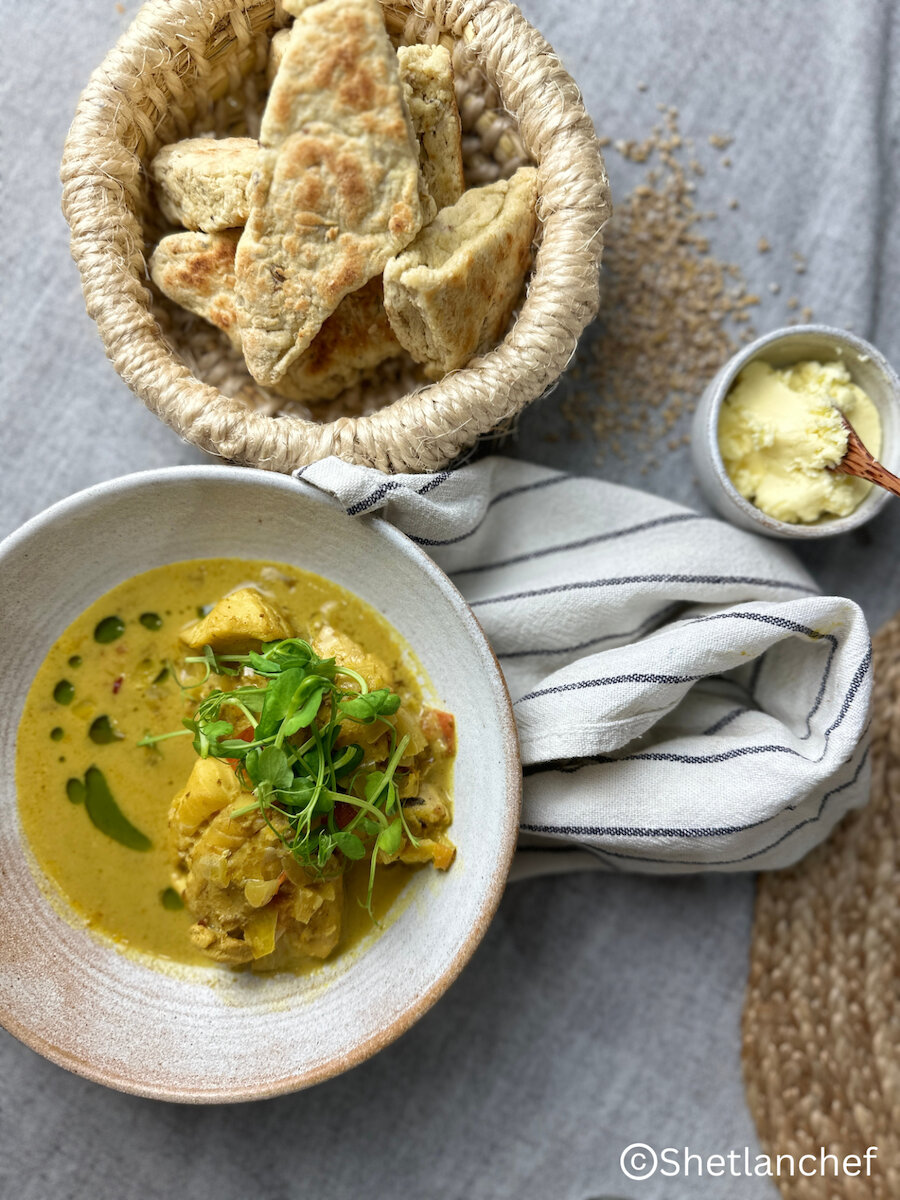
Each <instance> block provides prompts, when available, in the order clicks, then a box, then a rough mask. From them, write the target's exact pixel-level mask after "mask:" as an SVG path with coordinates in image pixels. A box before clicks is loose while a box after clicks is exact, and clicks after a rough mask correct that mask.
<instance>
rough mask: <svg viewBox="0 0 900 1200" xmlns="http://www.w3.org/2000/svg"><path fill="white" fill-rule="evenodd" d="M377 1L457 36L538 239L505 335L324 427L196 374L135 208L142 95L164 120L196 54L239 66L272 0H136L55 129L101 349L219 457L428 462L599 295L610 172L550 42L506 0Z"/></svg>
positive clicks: (521, 399) (430, 465)
mask: <svg viewBox="0 0 900 1200" xmlns="http://www.w3.org/2000/svg"><path fill="white" fill-rule="evenodd" d="M381 3H382V6H383V7H384V8H385V9H386V10H387V9H389V10H390V11H391V12H392V13H394V14H397V13H398V10H399V11H401V12H404V13H406V14H407V15H408V16H410V17H413V16H414V17H419V18H420V19H423V20H427V21H430V22H431V23H433V25H434V26H435V27H436V28H437V30H438V31H439V32H440V33H446V34H449V35H450V36H452V37H453V38H455V39H456V40H457V41H462V42H463V43H464V44H465V47H466V52H467V55H468V56H471V59H472V61H473V63H474V65H475V66H477V67H478V68H479V69H480V70H481V71H482V72H483V74H484V75H485V77H486V78H487V80H488V82H489V83H491V84H492V85H494V87H495V88H496V89H497V91H498V93H499V95H500V98H501V102H502V104H503V105H504V107H505V109H506V111H507V112H509V113H510V114H511V115H512V116H513V117H514V118H515V119H516V120H517V122H518V125H519V132H520V135H521V137H522V141H523V143H524V145H525V148H526V150H527V151H528V153H529V155H530V156H531V157H532V159H533V160H534V162H535V163H536V165H537V169H538V218H539V224H540V226H541V229H542V237H541V241H540V245H539V248H538V251H537V254H536V257H535V262H534V266H533V269H532V274H531V277H530V279H529V281H528V285H527V291H526V297H525V299H524V302H523V303H522V305H521V308H520V310H519V313H518V316H517V318H516V320H515V322H514V323H513V325H512V326H511V328H510V329H509V331H508V333H507V334H506V337H505V338H504V339H503V341H502V342H500V343H499V344H498V345H497V346H495V347H494V348H493V349H492V350H490V351H489V352H488V353H486V354H484V355H482V356H480V357H479V358H476V359H473V360H472V361H471V362H470V363H469V364H467V365H466V366H465V367H463V368H461V369H460V370H458V371H455V372H452V373H450V374H448V375H446V376H444V378H443V379H442V380H440V382H438V383H434V384H430V385H428V386H425V387H423V388H420V389H418V390H416V391H413V392H410V393H408V394H406V395H405V396H403V397H401V398H399V399H397V400H394V401H393V402H392V403H390V404H387V405H385V406H384V407H383V408H381V409H379V410H377V411H376V412H374V413H372V414H370V415H368V416H360V417H339V418H337V419H336V420H335V421H332V422H329V423H323V424H320V423H318V422H315V421H308V420H304V419H303V418H300V417H295V416H278V417H276V416H269V415H265V414H264V413H261V412H258V411H253V410H250V409H248V408H247V407H246V405H245V404H244V403H243V402H242V401H239V400H235V399H232V398H230V397H228V396H226V395H225V394H224V393H222V392H220V391H219V390H218V389H217V388H215V387H213V386H212V385H210V384H207V383H203V382H202V381H201V380H199V379H197V378H196V377H195V376H194V375H193V374H192V373H191V371H190V369H189V368H188V366H187V365H186V364H185V363H184V362H183V361H182V360H181V359H180V357H179V355H178V354H177V351H175V350H174V349H173V348H172V347H171V346H170V345H169V344H168V342H167V341H166V340H165V337H164V334H163V332H162V330H161V328H160V327H159V324H158V323H157V320H156V318H155V317H154V315H153V313H152V311H151V295H150V292H149V289H148V286H147V282H146V274H145V261H144V253H143V229H142V221H141V218H140V216H139V215H138V213H139V211H140V204H141V201H142V198H143V189H144V186H145V183H144V180H145V171H146V163H147V161H148V159H149V157H150V155H149V154H148V152H147V146H148V144H149V145H150V146H151V147H152V146H153V137H154V129H155V123H154V120H153V118H151V116H150V115H148V113H147V112H146V111H145V110H144V109H141V108H139V107H138V100H139V99H143V100H145V101H146V102H147V103H148V104H149V106H150V107H151V109H152V110H154V111H155V113H156V117H157V121H156V123H157V124H158V118H159V115H160V114H161V113H162V112H164V111H165V107H166V104H167V102H169V101H170V100H171V99H172V93H173V90H174V91H181V92H182V93H183V92H184V89H185V87H189V86H190V83H191V82H195V81H196V79H197V78H198V77H199V71H198V68H197V55H198V54H200V55H201V58H202V57H203V55H204V54H208V53H209V50H210V47H211V46H215V48H216V52H217V53H221V52H223V51H228V50H230V49H231V48H232V47H233V46H235V45H236V46H237V47H238V53H239V54H243V55H245V56H247V57H248V60H249V56H250V54H251V53H252V51H253V43H254V39H255V38H258V37H259V36H260V35H261V34H264V33H265V32H266V31H267V29H272V30H274V29H275V28H276V27H277V26H278V25H279V24H280V23H283V21H282V20H281V17H282V14H281V13H280V6H279V5H278V3H277V0H212V2H209V0H206V2H204V0H174V2H173V0H148V2H147V3H146V4H145V5H144V6H143V7H142V8H141V9H140V11H139V12H138V14H137V16H136V17H135V19H134V21H133V23H132V25H131V26H130V27H129V29H128V30H127V31H126V33H125V34H124V35H123V36H122V37H121V38H120V40H119V42H118V43H117V44H116V46H115V47H114V48H113V49H112V50H111V51H110V52H109V53H108V54H107V56H106V57H105V58H104V60H103V62H102V63H101V64H100V66H99V67H98V68H97V69H96V70H95V71H94V72H93V74H92V76H91V78H90V81H89V83H88V85H87V87H86V89H85V91H84V92H83V93H82V96H81V98H80V100H79V103H78V107H77V109H76V113H75V117H74V120H73V122H72V125H71V127H70V130H69V133H68V136H67V138H66V142H65V147H64V152H63V160H62V167H61V178H62V181H63V201H62V207H63V213H64V215H65V217H66V220H67V221H68V223H69V226H70V229H71V251H72V256H73V258H74V259H75V262H76V263H77V265H78V267H79V270H80V272H81V279H82V288H83V291H84V296H85V303H86V306H87V310H88V313H89V315H90V316H91V317H93V319H94V320H95V321H96V323H97V326H98V330H99V332H100V336H101V339H102V340H103V343H104V346H105V349H106V353H107V356H108V357H109V358H110V360H111V361H112V363H113V366H114V367H115V369H116V371H117V372H118V373H119V375H120V376H121V377H122V378H123V379H124V380H125V382H126V383H127V384H128V385H129V387H130V388H131V389H132V390H133V391H134V392H135V393H136V394H137V395H138V396H139V398H140V399H141V400H142V401H143V402H144V404H145V405H146V406H147V407H148V408H149V409H150V410H151V411H152V412H154V413H155V414H156V415H157V416H159V417H160V418H161V419H162V420H164V421H165V422H166V423H167V424H169V425H170V426H171V427H172V428H174V429H175V430H176V432H177V433H179V434H180V436H181V437H182V438H184V439H185V440H186V441H188V442H191V443H193V444H194V445H197V446H199V447H200V448H201V449H204V450H207V451H210V452H212V453H213V454H216V455H218V456H219V457H222V458H225V459H227V460H231V461H234V462H237V463H241V464H245V465H252V466H257V467H262V468H264V469H269V470H275V471H282V472H289V471H292V470H294V469H296V468H297V467H300V466H304V465H307V464H308V463H310V462H314V461H316V460H318V459H321V458H324V457H327V456H328V455H330V454H335V455H337V456H338V457H340V458H342V459H344V460H346V461H349V462H354V463H358V464H360V465H365V466H374V467H377V468H379V469H381V470H383V471H401V472H402V471H416V472H422V471H434V470H438V469H440V468H441V467H444V466H446V465H447V464H448V463H449V462H451V461H452V460H453V459H454V458H456V457H458V456H459V454H460V453H461V452H462V451H463V450H465V449H467V448H468V447H470V446H471V445H472V444H473V443H474V442H475V441H476V440H477V438H478V437H479V436H481V435H483V434H486V433H488V432H490V431H491V430H492V429H494V428H495V427H496V426H497V425H499V424H502V423H503V422H504V421H505V420H508V419H509V418H511V417H513V416H514V415H515V414H517V413H518V412H520V411H521V410H522V409H523V408H524V407H525V406H526V405H527V404H528V403H530V402H531V401H532V400H534V399H536V398H537V397H538V396H540V395H541V394H542V393H543V392H544V391H546V390H547V389H548V388H549V387H550V386H551V385H552V384H553V383H554V382H555V381H556V379H557V378H558V376H559V374H560V373H561V372H562V370H563V369H564V367H565V366H566V364H567V362H568V361H569V359H570V358H571V356H572V354H573V353H574V350H575V347H576V344H577V339H578V336H579V335H580V333H581V332H582V330H583V329H584V327H585V326H586V325H587V323H588V322H589V321H590V320H591V319H592V318H593V316H594V315H595V314H596V311H597V308H598V306H599V270H600V257H601V254H602V246H603V239H602V229H603V226H604V225H605V223H606V221H607V220H608V218H609V216H610V213H611V204H610V196H609V182H608V179H607V176H606V170H605V167H604V164H603V157H602V153H601V149H600V145H599V142H598V140H597V137H596V134H595V132H594V127H593V123H592V121H591V118H590V116H589V115H588V113H587V111H586V110H585V107H584V103H583V101H582V98H581V94H580V91H579V90H578V88H577V85H576V84H575V82H574V80H573V79H572V77H571V76H570V75H569V74H568V73H567V72H566V71H565V70H564V68H563V67H562V65H561V64H560V62H559V59H558V58H557V56H556V54H555V53H554V51H553V49H552V47H551V46H550V45H549V43H548V42H546V41H545V40H544V38H543V37H542V36H541V34H540V33H538V31H537V30H536V29H534V27H533V26H531V25H530V24H529V22H528V21H527V20H526V19H525V17H524V16H523V14H522V13H521V11H520V10H519V9H518V8H517V7H516V6H515V5H514V4H513V3H512V2H511V0H406V2H404V3H402V5H399V6H398V4H397V0H381ZM216 39H218V40H216ZM205 61H206V60H205ZM148 63H156V64H157V65H155V66H152V67H148V65H147V64H148ZM188 63H189V64H192V66H188V65H187V64H188ZM138 64H140V65H141V67H142V68H143V72H144V74H143V75H142V76H141V82H140V83H139V84H138V83H136V80H137V79H138V74H137V67H138ZM148 72H149V77H148V74H147V73H148ZM126 135H128V137H129V139H130V141H131V142H132V143H133V145H131V146H129V145H128V144H126V140H125V138H126ZM153 152H155V149H154V151H153Z"/></svg>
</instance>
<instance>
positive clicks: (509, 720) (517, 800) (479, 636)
mask: <svg viewBox="0 0 900 1200" xmlns="http://www.w3.org/2000/svg"><path fill="white" fill-rule="evenodd" d="M211 477H218V478H219V479H230V480H241V481H245V482H246V481H248V480H249V479H254V480H255V481H256V482H257V483H258V484H261V485H262V486H269V487H275V488H279V489H281V490H282V491H296V493H297V494H301V495H303V496H305V497H307V498H308V499H311V500H313V501H315V502H318V503H322V504H326V505H328V506H330V507H334V508H336V509H337V510H339V511H341V512H345V510H344V508H343V506H342V505H340V503H339V502H338V501H336V500H335V499H334V498H333V497H331V496H329V495H328V494H327V493H325V492H321V491H319V490H318V489H315V488H312V487H310V486H309V485H307V486H305V487H303V486H302V483H301V481H300V480H297V479H295V478H293V477H292V476H287V475H283V474H279V473H273V472H269V471H264V470H260V469H258V468H247V467H237V466H225V465H205V464H191V465H176V466H168V467H158V468H152V469H150V470H146V471H136V472H131V473H128V474H126V475H119V476H116V477H114V478H113V479H110V480H105V481H103V482H101V483H96V484H92V485H90V486H89V487H87V488H83V489H82V490H80V491H78V492H74V493H72V494H71V495H69V496H66V497H64V498H63V499H61V500H58V501H56V502H55V503H54V504H52V505H50V506H49V507H48V508H45V509H43V510H41V511H40V512H38V513H36V514H35V515H34V516H32V517H30V518H29V519H28V520H27V521H25V522H24V524H22V525H20V526H19V527H18V528H17V529H15V530H13V531H12V532H11V533H10V534H8V535H7V537H5V538H4V539H3V540H2V541H0V566H2V563H3V561H4V560H5V559H6V557H7V556H8V554H9V553H11V552H13V551H15V550H17V549H19V548H20V547H21V546H23V545H24V544H27V542H28V540H29V539H30V538H31V537H32V536H33V535H34V534H35V533H36V532H37V531H39V530H42V529H44V528H46V527H47V526H50V525H52V524H53V523H54V522H55V521H56V520H57V519H58V518H59V517H60V516H63V515H65V514H67V513H69V512H73V511H77V510H79V509H81V510H83V509H85V508H89V507H90V506H91V505H92V504H93V503H94V502H95V501H96V500H97V499H98V498H101V497H105V496H108V495H111V494H115V493H117V492H121V491H122V490H123V489H125V488H142V487H146V486H153V485H154V484H160V483H165V482H167V481H170V480H183V481H186V482H187V481H193V482H197V481H202V480H204V479H209V478H211ZM304 482H305V481H304ZM348 519H350V520H352V519H356V520H362V521H365V522H366V523H367V524H369V525H370V526H372V527H373V528H374V529H375V530H376V531H377V533H378V534H379V535H380V536H382V537H386V538H387V539H388V540H389V541H390V542H392V543H393V544H394V545H395V546H396V547H397V548H398V549H399V550H400V552H401V553H403V554H405V555H407V556H408V557H410V558H412V559H413V560H414V561H416V562H417V563H418V565H419V566H420V567H421V569H422V571H423V574H424V575H425V576H426V577H427V578H428V579H429V580H430V582H431V584H432V585H433V586H436V587H438V588H439V589H440V590H441V591H443V592H444V594H445V596H446V597H447V599H448V600H449V601H450V603H451V604H452V605H453V607H454V608H455V609H456V610H457V612H458V613H459V615H460V617H461V619H462V620H463V623H464V625H465V627H466V630H467V633H468V634H469V636H470V637H471V638H472V640H473V641H474V642H475V643H476V645H477V646H478V647H479V648H481V649H484V650H486V651H487V656H486V660H487V663H488V664H490V665H489V668H488V669H489V670H491V672H492V681H491V682H492V690H493V691H494V692H495V694H496V699H497V701H498V709H497V711H496V714H495V715H496V719H497V722H498V724H499V725H500V727H501V742H502V745H503V753H504V785H505V795H504V798H503V805H504V811H505V813H506V814H507V816H506V820H505V824H504V828H503V832H502V836H501V839H500V844H499V847H498V852H497V854H496V857H495V860H494V861H495V867H496V870H495V871H494V873H493V875H492V876H491V879H490V883H489V885H488V886H487V888H486V892H485V896H484V899H483V901H482V904H481V907H480V909H479V911H478V915H477V918H476V919H475V921H474V922H473V924H472V925H471V927H470V929H469V930H468V932H467V934H466V936H465V939H464V940H463V942H462V944H461V945H460V946H459V947H458V949H457V951H456V953H455V954H454V956H453V957H452V958H451V959H450V960H449V961H448V962H447V963H446V964H445V965H444V968H443V969H442V971H441V972H440V974H439V975H438V976H437V978H436V979H434V981H433V982H432V983H431V985H430V986H429V987H428V988H427V989H426V990H425V991H424V992H421V993H420V994H419V995H417V996H416V997H415V999H414V1000H413V1002H412V1003H410V1004H409V1005H408V1006H407V1007H406V1008H405V1009H404V1010H403V1011H402V1012H400V1013H399V1015H398V1016H397V1017H396V1018H395V1019H394V1020H393V1021H392V1022H391V1023H390V1024H389V1025H388V1026H387V1027H385V1028H384V1029H380V1030H379V1031H377V1032H376V1033H373V1034H371V1035H370V1036H369V1037H367V1038H366V1039H365V1040H362V1041H359V1042H357V1043H356V1044H355V1045H354V1046H353V1047H352V1049H350V1050H348V1051H346V1052H344V1053H341V1054H337V1055H334V1056H332V1057H331V1058H330V1059H328V1060H327V1061H325V1062H323V1063H321V1064H320V1065H318V1066H317V1067H315V1068H312V1069H309V1070H307V1071H303V1072H301V1073H300V1074H294V1075H286V1076H284V1077H281V1078H278V1079H275V1080H274V1081H272V1082H271V1083H267V1084H262V1085H260V1086H240V1087H225V1088H222V1089H217V1090H215V1091H213V1092H197V1091H191V1090H190V1089H189V1088H184V1087H182V1088H179V1089H174V1088H172V1087H169V1086H165V1085H161V1086H157V1085H149V1086H148V1085H142V1084H141V1083H140V1082H139V1081H137V1080H135V1081H132V1080H129V1079H128V1078H127V1077H125V1076H124V1075H113V1073H112V1072H110V1071H108V1070H106V1071H105V1070H103V1069H100V1068H98V1067H95V1066H94V1065H93V1063H92V1062H91V1061H90V1060H86V1059H83V1058H79V1057H77V1056H76V1055H75V1054H73V1053H72V1052H70V1051H68V1050H63V1049H61V1048H59V1047H58V1046H55V1045H52V1044H50V1043H48V1042H47V1040H46V1039H45V1038H43V1037H42V1036H41V1035H40V1034H37V1033H34V1032H32V1030H31V1029H29V1028H28V1027H27V1025H26V1024H25V1023H23V1022H22V1021H21V1020H20V1019H19V1018H18V1017H17V1016H16V1015H15V1014H12V1013H10V1012H9V1011H8V1009H7V1008H6V1006H4V1007H2V1008H0V1026H2V1027H3V1028H4V1029H6V1030H7V1032H9V1033H10V1034H12V1035H13V1036H14V1037H15V1038H16V1039H17V1040H18V1041H20V1042H22V1043H23V1044H24V1045H26V1046H28V1047H29V1048H30V1049H32V1050H34V1051H36V1052H37V1053H39V1054H41V1055H42V1056H43V1057H44V1058H46V1059H48V1060H49V1061H51V1062H53V1063H55V1064H56V1065H57V1066H60V1067H63V1068H65V1069H66V1070H68V1071H70V1072H72V1073H73V1074H75V1075H79V1076H81V1077H83V1078H86V1079H89V1080H91V1081H92V1082H94V1083H100V1084H103V1085H104V1086H106V1087H109V1088H112V1089H114V1090H116V1091H120V1092H125V1093H128V1094H131V1095H137V1096H142V1097H145V1098H149V1099H156V1100H165V1101H170V1102H178V1103H193V1104H197V1103H201V1104H220V1103H237V1102H243V1101H249V1100H264V1099H271V1098H273V1097H275V1096H281V1095H285V1094H289V1093H292V1092H297V1091H301V1090H304V1089H306V1088H308V1087H312V1086H313V1085H314V1084H317V1083H322V1082H324V1081H325V1080H327V1079H330V1078H333V1077H334V1076H336V1075H339V1074H342V1073H343V1072H344V1071H347V1070H349V1069H350V1068H351V1067H355V1066H358V1065H359V1064H360V1063H362V1062H365V1061H366V1059H368V1058H371V1057H372V1056H373V1055H375V1054H377V1053H378V1051H380V1050H382V1049H384V1048H386V1047H387V1046H388V1045H390V1044H391V1042H393V1041H395V1040H396V1039H397V1038H399V1037H400V1036H401V1035H402V1034H403V1033H405V1032H406V1031H407V1030H408V1029H410V1028H411V1027H412V1025H414V1024H415V1023H416V1021H418V1020H419V1019H420V1018H421V1017H422V1016H424V1015H425V1013H426V1012H428V1010H429V1009H430V1008H431V1007H432V1006H433V1005H434V1004H435V1003H436V1002H437V1001H438V1000H439V999H440V997H441V996H442V995H443V994H444V993H445V992H446V991H447V989H448V988H449V987H450V985H451V984H452V983H454V982H455V980H456V979H457V978H458V977H459V975H460V973H461V971H462V970H463V968H464V967H465V965H466V964H467V963H468V961H469V960H470V959H471V957H472V955H473V954H474V952H475V950H476V949H477V947H478V945H479V943H480V942H481V940H482V939H483V937H484V936H485V934H486V932H487V930H488V927H489V926H490V923H491V921H492V920H493V917H494V915H495V913H496V911H497V908H498V907H499V904H500V900H501V898H502V896H503V893H504V890H505V888H506V883H507V879H508V876H509V871H510V868H511V866H512V861H513V856H514V854H515V849H516V842H517V837H518V830H519V823H520V818H521V810H522V788H523V774H522V767H521V758H520V754H519V739H518V731H517V727H516V723H515V716H514V711H513V705H512V699H511V697H510V694H509V688H508V686H507V683H506V679H505V678H504V675H503V671H502V669H501V667H500V663H499V661H498V659H497V656H496V654H495V653H494V651H493V648H492V647H491V645H490V643H489V642H488V640H487V637H486V635H485V633H484V630H483V629H482V627H481V624H480V623H479V621H478V619H477V617H476V616H475V614H474V613H473V612H472V609H471V608H470V606H469V604H468V602H467V601H466V599H465V597H464V596H463V595H462V593H461V592H460V591H459V589H458V588H457V587H456V585H455V584H454V583H453V582H452V580H451V579H450V578H449V577H448V576H447V575H446V573H445V572H444V571H443V570H442V569H441V568H440V567H439V566H438V565H437V563H435V562H434V560H433V559H431V558H429V556H428V555H427V554H426V553H425V551H424V550H423V549H422V548H421V547H420V546H418V545H416V543H415V542H414V541H412V539H411V538H409V537H408V536H407V535H406V534H405V533H403V532H402V530H399V529H397V527H396V526H394V525H392V524H391V523H390V522H389V521H386V520H385V519H384V518H383V517H379V516H376V515H374V514H372V513H366V514H361V515H360V516H359V517H356V518H351V517H349V515H348ZM147 569H150V568H149V567H148V568H147ZM44 903H48V902H47V901H46V900H45V901H44ZM109 952H110V953H118V951H116V950H115V949H114V948H112V947H110V950H109Z"/></svg>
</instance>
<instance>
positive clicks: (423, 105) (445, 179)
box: [267, 29, 466, 209]
mask: <svg viewBox="0 0 900 1200" xmlns="http://www.w3.org/2000/svg"><path fill="white" fill-rule="evenodd" d="M289 37H290V30H289V29H280V30H279V31H278V33H276V34H275V36H274V37H273V38H272V41H271V44H270V47H269V61H268V66H267V74H268V80H269V86H270V87H271V86H272V81H273V80H274V78H275V75H276V74H277V72H278V68H279V66H280V65H281V60H282V58H283V57H284V52H285V49H286V48H287V42H288V38H289ZM397 66H398V68H399V71H400V82H401V84H402V85H403V96H404V99H405V100H406V107H407V108H408V110H409V115H410V119H411V120H412V127H413V130H414V131H415V135H416V138H417V139H418V142H419V166H420V168H421V170H422V176H423V178H424V182H425V187H426V189H427V191H428V194H429V195H430V196H431V197H432V199H433V200H434V202H435V204H436V206H437V208H438V209H441V208H446V207H447V205H448V204H455V203H456V201H457V200H458V199H459V198H460V196H461V195H462V194H463V192H464V191H465V190H466V184H465V179H464V178H463V158H462V131H461V127H460V121H459V108H458V107H457V104H456V91H455V89H454V87H453V64H452V62H451V59H450V51H449V50H448V49H447V48H446V47H445V46H419V45H417V46H400V47H399V49H398V50H397Z"/></svg>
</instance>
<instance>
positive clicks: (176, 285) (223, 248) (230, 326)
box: [150, 229, 241, 350]
mask: <svg viewBox="0 0 900 1200" xmlns="http://www.w3.org/2000/svg"><path fill="white" fill-rule="evenodd" d="M240 235H241V231H240V230H239V229H228V230H225V231H223V232H221V233H195V232H186V233H170V234H169V235H168V236H167V237H164V238H162V239H161V240H160V243H159V245H158V246H157V247H156V249H155V250H154V251H153V254H152V255H151V256H150V278H151V279H152V280H153V282H154V283H155V284H156V286H157V287H158V288H159V290H160V291H161V292H162V293H163V295H164V296H168V297H169V299H170V300H174V301H175V303H176V304H180V305H181V307H182V308H186V309H188V311H189V312H192V313H196V314H197V316H198V317H203V319H204V320H205V321H209V322H210V323H211V324H212V325H215V326H216V328H217V329H221V330H222V332H223V333H224V334H227V336H228V340H229V341H230V342H231V344H232V346H234V347H235V349H236V350H240V348H241V334H240V330H239V329H238V319H237V303H236V302H235V298H234V252H235V250H236V248H237V243H238V238H239V237H240Z"/></svg>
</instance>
